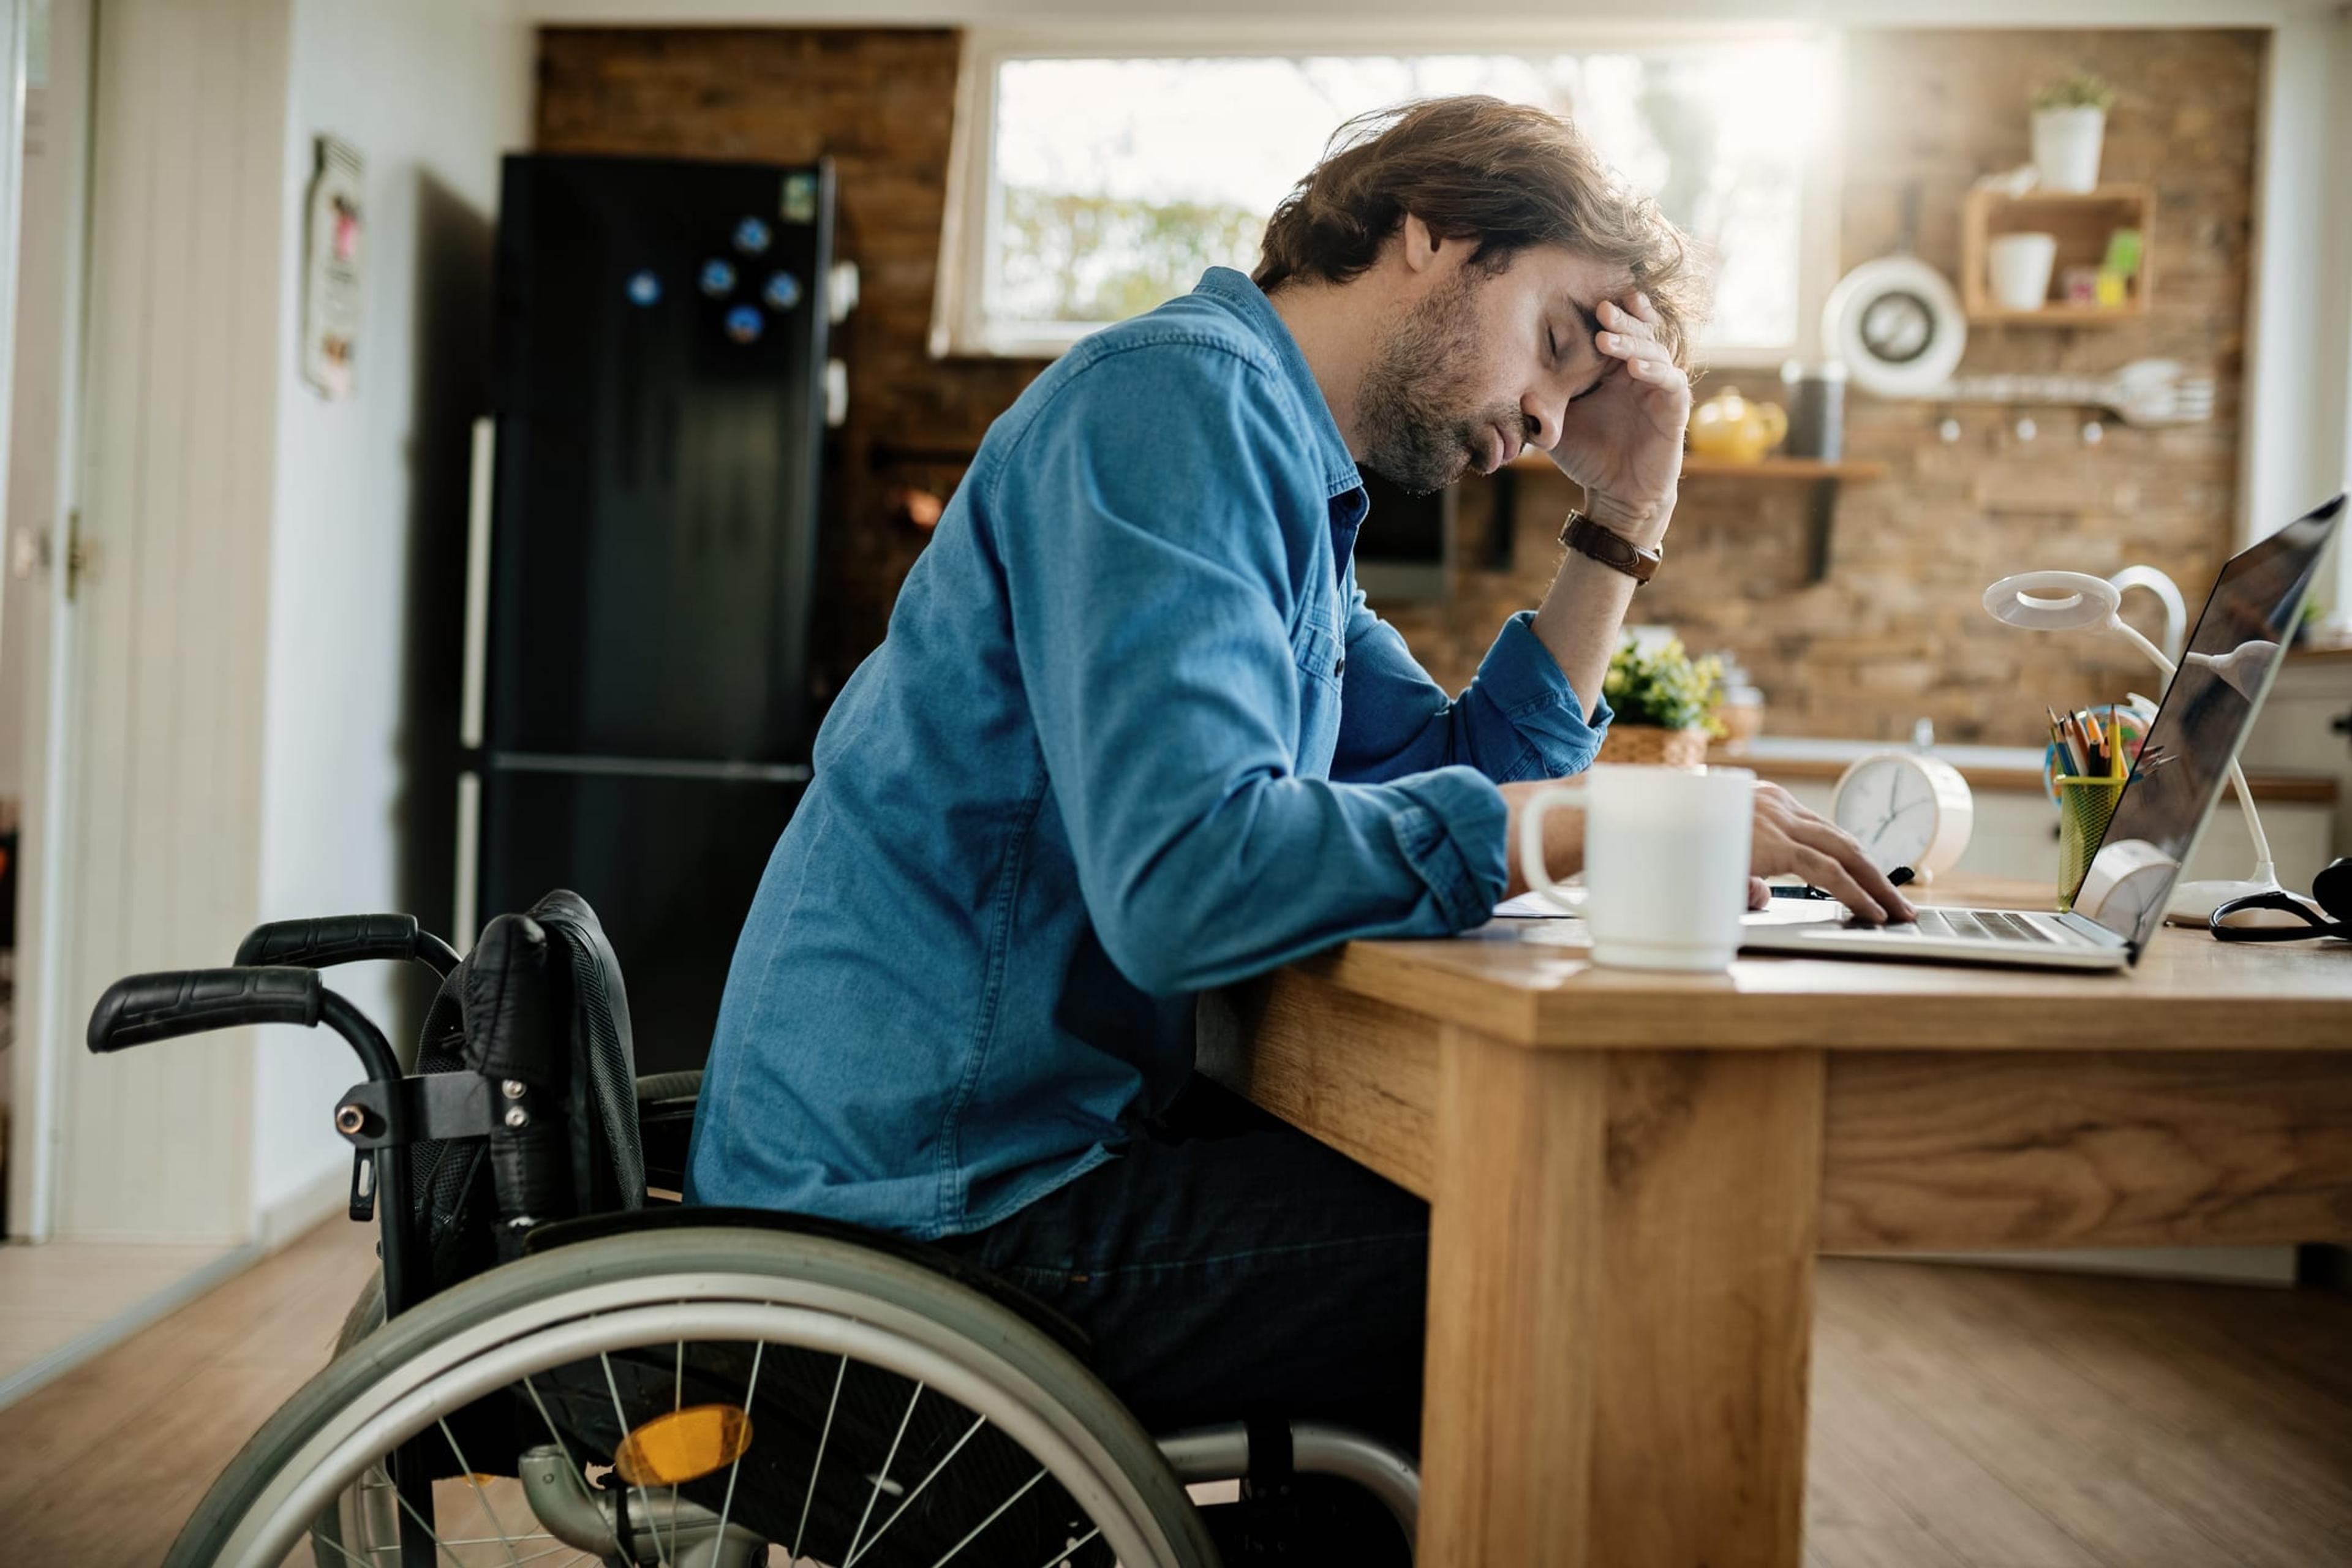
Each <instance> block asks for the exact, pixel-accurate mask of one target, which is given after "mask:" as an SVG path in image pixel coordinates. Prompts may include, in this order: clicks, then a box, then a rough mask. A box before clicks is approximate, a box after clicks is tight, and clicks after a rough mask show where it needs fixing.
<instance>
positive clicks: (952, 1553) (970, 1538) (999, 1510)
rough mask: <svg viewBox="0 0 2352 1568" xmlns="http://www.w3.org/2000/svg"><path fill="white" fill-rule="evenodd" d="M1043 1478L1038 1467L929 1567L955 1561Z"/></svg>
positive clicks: (1041, 1469) (943, 1567)
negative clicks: (982, 1532) (1011, 1493)
mask: <svg viewBox="0 0 2352 1568" xmlns="http://www.w3.org/2000/svg"><path fill="white" fill-rule="evenodd" d="M1044 1479H1045V1470H1044V1468H1039V1469H1038V1471H1037V1473H1036V1474H1035V1475H1034V1476H1031V1477H1030V1478H1029V1479H1027V1480H1025V1481H1024V1482H1022V1483H1021V1489H1020V1490H1018V1491H1016V1492H1014V1493H1013V1495H1012V1496H1011V1497H1009V1498H1006V1499H1005V1500H1003V1502H1001V1503H998V1504H997V1505H996V1511H995V1512H994V1513H992V1514H990V1515H989V1516H988V1517H987V1518H986V1519H983V1520H982V1521H980V1522H979V1523H978V1524H975V1525H973V1526H972V1527H971V1534H969V1535H967V1536H965V1537H964V1538H963V1539H962V1540H961V1541H959V1542H956V1543H955V1544H954V1545H953V1546H950V1547H949V1548H948V1554H947V1555H946V1556H945V1557H942V1558H940V1560H939V1561H938V1562H937V1563H932V1564H931V1568H947V1564H949V1563H952V1562H953V1561H955V1559H956V1557H957V1556H958V1554H960V1553H961V1552H962V1551H963V1549H964V1548H965V1547H967V1546H970V1545H971V1543H972V1542H975V1541H978V1540H979V1539H980V1532H981V1531H983V1530H986V1529H987V1528H988V1527H989V1526H990V1525H992V1524H994V1523H995V1522H996V1521H998V1520H999V1519H1002V1518H1003V1516H1004V1510H1007V1509H1009V1508H1011V1507H1012V1506H1013V1504H1014V1503H1016V1502H1019V1501H1020V1500H1022V1499H1023V1498H1024V1497H1027V1496H1028V1495H1029V1489H1030V1488H1032V1487H1034V1486H1035V1485H1036V1484H1037V1483H1038V1482H1039V1481H1042V1480H1044Z"/></svg>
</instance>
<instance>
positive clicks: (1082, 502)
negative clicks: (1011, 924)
mask: <svg viewBox="0 0 2352 1568" xmlns="http://www.w3.org/2000/svg"><path fill="white" fill-rule="evenodd" d="M1221 352H1222V351H1220V350H1218V349H1216V348H1214V347H1209V346H1193V345H1187V344H1181V343H1177V344H1165V345H1160V346H1157V347H1154V348H1151V349H1149V350H1133V351H1123V352H1120V353H1115V354H1112V355H1108V356H1107V357H1106V358H1105V359H1104V360H1103V361H1102V363H1097V364H1096V365H1093V366H1091V367H1089V368H1088V369H1087V370H1086V371H1085V372H1084V373H1083V374H1079V375H1077V376H1074V377H1072V378H1071V380H1070V382H1069V383H1068V384H1067V386H1068V391H1066V393H1065V394H1064V395H1065V396H1066V397H1069V398H1071V400H1072V401H1071V403H1070V405H1069V406H1067V407H1066V408H1065V409H1062V410H1059V411H1057V416H1056V417H1055V418H1053V419H1052V420H1050V421H1041V423H1040V426H1039V427H1038V429H1037V431H1036V433H1035V434H1034V437H1032V438H1031V439H1029V440H1028V441H1026V442H1025V443H1024V445H1023V447H1021V448H1020V449H1019V451H1018V452H1017V454H1016V456H1015V460H1013V462H1011V463H1008V465H1007V466H1006V469H1005V476H1006V477H1005V479H1004V480H1003V484H1002V486H1001V487H1000V488H999V489H998V490H997V491H996V493H994V494H992V495H991V496H989V497H987V498H986V499H985V500H983V502H982V510H983V511H984V512H985V514H986V518H987V523H986V526H987V529H988V537H989V540H990V543H991V547H992V549H993V550H994V551H995V552H996V553H997V554H998V556H999V559H1000V560H1001V562H1002V568H1003V580H1004V583H1005V584H1006V589H1007V594H1008V597H1009V602H1010V610H1011V619H1012V632H1013V648H1014V652H1015V657H1016V658H1017V660H1018V664H1019V673H1020V680H1021V685H1022V688H1023V689H1024V693H1025V694H1026V698H1027V701H1028V705H1029V710H1030V713H1031V716H1032V719H1033V721H1034V725H1035V728H1036V733H1037V736H1038V739H1039V742H1040V745H1041V748H1042V750H1043V754H1044V759H1043V760H1044V763H1045V776H1046V779H1047V781H1049V783H1050V784H1051V789H1052V797H1053V804H1054V806H1055V809H1057V810H1058V811H1059V812H1060V814H1061V816H1062V819H1063V823H1064V826H1066V830H1067V832H1068V835H1069V839H1070V844H1071V847H1072V850H1073V853H1074V857H1075V859H1076V869H1077V876H1078V882H1079V887H1080V890H1081V892H1082V894H1083V896H1084V898H1085V900H1086V905H1087V914H1088V917H1089V918H1090V920H1091V921H1092V922H1093V924H1094V927H1095V930H1096V934H1097V937H1098V938H1099V940H1100V941H1101V942H1102V945H1103V950H1104V951H1105V952H1107V953H1108V955H1109V957H1110V959H1111V961H1112V963H1115V964H1117V965H1118V968H1119V970H1120V971H1121V973H1124V974H1126V975H1127V977H1128V978H1129V980H1130V981H1131V982H1132V983H1134V984H1136V985H1137V986H1138V987H1139V988H1140V989H1142V990H1144V991H1147V992H1151V993H1156V994H1172V993H1177V992H1183V991H1195V990H1201V989H1203V988H1206V987H1208V986H1213V985H1220V984H1227V983H1229V982H1231V981H1234V980H1237V979H1241V978H1244V977H1245V976H1247V975H1250V974H1253V973H1258V972H1261V971H1263V970H1265V969H1268V968H1271V967H1273V966H1275V965H1276V964H1279V963H1286V962H1288V961H1289V960H1291V959H1293V958H1297V957H1300V956H1302V955H1304V954H1306V953H1308V952H1315V951H1317V950H1318V949H1321V948H1325V947H1328V946H1330V945H1332V944H1333V943H1335V942H1341V941H1345V940H1348V939H1350V938H1356V937H1380V936H1435V935H1442V934H1445V933H1447V932H1451V931H1458V930H1461V929H1463V928H1465V927H1466V926H1470V925H1474V924H1476V923H1477V922H1479V921H1483V920H1485V919H1486V917H1487V915H1488V914H1489V913H1490V912H1491V911H1492V910H1493V908H1494V905H1495V902H1496V900H1497V899H1498V898H1499V897H1500V896H1501V894H1502V891H1503V887H1504V880H1505V869H1504V859H1503V855H1504V843H1503V841H1504V837H1505V831H1504V827H1505V821H1506V816H1507V812H1506V808H1505V805H1504V802H1503V798H1502V796H1501V795H1500V794H1499V793H1498V792H1497V791H1496V788H1495V786H1494V784H1493V783H1492V782H1491V780H1490V779H1488V778H1487V777H1486V776H1485V775H1484V774H1483V773H1481V772H1480V771H1478V770H1475V769H1473V768H1469V767H1459V766H1456V767H1446V766H1433V767H1428V768H1420V769H1409V770H1398V771H1397V772H1396V773H1394V774H1392V775H1391V777H1390V778H1389V779H1386V780H1383V781H1381V782H1377V783H1373V782H1359V783H1337V782H1334V781H1332V780H1329V779H1326V778H1317V777H1307V776H1305V775H1303V774H1301V773H1299V771H1298V767H1297V757H1296V755H1295V754H1294V751H1293V745H1294V738H1295V735H1296V731H1297V720H1298V711H1299V708H1298V704H1299V694H1298V680H1299V672H1298V670H1297V667H1296V665H1295V663H1294V658H1293V651H1292V638H1291V631H1290V623H1291V621H1292V619H1293V618H1294V612H1295V610H1296V609H1297V606H1296V605H1294V604H1293V603H1292V602H1291V601H1292V598H1293V592H1292V589H1291V587H1290V583H1291V570H1290V552H1291V549H1292V547H1293V542H1295V539H1296V538H1297V532H1298V530H1299V529H1300V528H1302V527H1309V526H1311V527H1313V528H1317V529H1320V528H1324V527H1327V526H1328V521H1327V506H1328V498H1327V497H1326V496H1325V494H1324V493H1323V492H1322V491H1321V490H1320V489H1312V488H1309V487H1308V486H1307V485H1306V484H1304V483H1301V482H1300V481H1299V480H1298V479H1297V477H1296V476H1294V475H1287V474H1286V465H1285V464H1284V463H1283V462H1282V461H1281V460H1280V458H1281V453H1282V449H1283V446H1284V443H1286V441H1290V440H1292V439H1294V437H1293V435H1292V433H1291V432H1289V431H1288V430H1286V428H1285V427H1284V426H1283V425H1282V423H1281V414H1282V410H1281V409H1280V408H1277V407H1269V406H1267V405H1266V400H1265V398H1263V397H1257V398H1254V397H1253V396H1251V395H1250V385H1251V382H1250V378H1249V377H1247V376H1243V377H1236V376H1235V375H1234V371H1233V367H1232V366H1230V365H1227V364H1222V363H1208V362H1210V361H1211V360H1213V358H1214V357H1215V356H1216V355H1218V354H1219V353H1221ZM1138 407H1152V408H1157V409H1160V410H1164V411H1165V414H1164V416H1162V417H1160V418H1157V419H1153V420H1150V421H1141V422H1139V421H1138V420H1137V419H1136V418H1135V417H1134V414H1133V411H1134V409H1136V408H1138ZM1290 467H1292V468H1295V465H1290ZM1171 474H1172V475H1191V474H1212V475H1218V476H1222V481H1221V482H1220V483H1218V484H1215V485H1195V486H1171V485H1169V484H1168V483H1166V482H1164V480H1163V479H1162V478H1161V476H1166V475H1171ZM1285 520H1289V521H1288V523H1287V526H1286V521H1285Z"/></svg>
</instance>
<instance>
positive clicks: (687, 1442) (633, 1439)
mask: <svg viewBox="0 0 2352 1568" xmlns="http://www.w3.org/2000/svg"><path fill="white" fill-rule="evenodd" d="M749 1447H751V1416H750V1415H746V1414H744V1412H743V1411H742V1410H740V1408H738V1407H737V1406H735V1405H688V1406H687V1408H685V1409H684V1410H673V1411H671V1412H670V1413H669V1414H668V1415H656V1416H655V1417H654V1418H653V1419H652V1420H650V1421H648V1422H646V1424H645V1425H644V1426H640V1427H638V1428H637V1429H636V1430H635V1431H634V1432H632V1433H630V1434H629V1435H628V1436H626V1437H624V1438H622V1439H621V1446H620V1447H619V1448H617V1449H616V1450H614V1454H613V1468H614V1469H616V1470H618V1471H620V1472H621V1479H623V1480H625V1481H626V1482H628V1483H629V1484H630V1485H631V1486H633V1487H674V1486H679V1485H682V1484H683V1483H685V1482H687V1481H690V1480H695V1479H698V1478H700V1477H703V1476H707V1475H709V1473H710V1472H711V1471H713V1470H717V1469H723V1468H726V1467H727V1466H729V1465H731V1464H733V1463H734V1462H735V1461H736V1460H737V1459H740V1458H742V1457H743V1450H744V1449H746V1448H749Z"/></svg>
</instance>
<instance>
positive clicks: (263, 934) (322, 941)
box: [236, 915, 457, 974]
mask: <svg viewBox="0 0 2352 1568" xmlns="http://www.w3.org/2000/svg"><path fill="white" fill-rule="evenodd" d="M373 959H381V960H387V961H389V962H392V963H410V962H412V961H413V962H415V963H422V964H425V965H426V966H427V967H429V968H431V969H433V970H434V971H436V973H441V974H446V973H449V972H450V971H451V970H453V969H455V968H457V951H456V950H455V949H453V948H452V947H450V945H449V944H448V943H447V942H443V941H442V940H441V939H440V938H439V937H437V936H435V935H434V934H433V933H432V932H430V931H421V930H419V929H418V928H417V924H416V917H415V915H329V916H326V917H323V918H321V919H317V920H302V921H270V922H269V923H268V924H267V925H258V926H256V927H254V928H253V930H252V931H250V932H248V933H247V936H246V939H245V941H244V942H240V943H238V944H237V950H236V962H237V966H238V967H239V968H248V967H251V966H253V965H255V964H292V965H296V966H299V967H301V968H305V969H325V968H328V967H330V966H331V965H334V964H338V963H363V962H366V961H369V960H373Z"/></svg>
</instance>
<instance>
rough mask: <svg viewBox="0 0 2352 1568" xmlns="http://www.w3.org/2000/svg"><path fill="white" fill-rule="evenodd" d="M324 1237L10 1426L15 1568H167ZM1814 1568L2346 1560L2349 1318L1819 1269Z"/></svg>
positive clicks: (5, 1435) (8, 1503)
mask: <svg viewBox="0 0 2352 1568" xmlns="http://www.w3.org/2000/svg"><path fill="white" fill-rule="evenodd" d="M372 1267H373V1258H372V1257H371V1254H370V1251H369V1242H368V1237H367V1236H366V1234H365V1233H363V1232H362V1230H361V1229H360V1227H358V1226H352V1225H348V1224H342V1223H340V1222H339V1223H334V1224H331V1225H329V1226H324V1227H322V1228H321V1229H320V1230H319V1231H318V1232H316V1233H314V1234H313V1235H311V1236H310V1237H307V1238H305V1239H304V1240H302V1241H300V1242H298V1243H296V1244H295V1245H294V1246H293V1247H289V1249H287V1250H286V1251H285V1252H283V1253H281V1254H279V1255H278V1257H276V1258H271V1259H270V1260H269V1261H268V1262H266V1263H264V1264H262V1265H260V1266H259V1267H257V1268H255V1269H253V1270H252V1271H251V1272H249V1273H247V1274H245V1275H243V1276H241V1277H239V1278H238V1279H235V1280H233V1281H232V1282H230V1283H229V1284H227V1285H225V1286H223V1287H221V1288H220V1289H217V1290H215V1291H214V1292H213V1293H212V1294H211V1295H209V1296H207V1297H205V1298H204V1299H203V1300H200V1301H198V1302H196V1303H194V1305H192V1306H189V1307H187V1308H184V1309H183V1310H181V1311H180V1312H178V1313H176V1314H174V1315H173V1317H171V1318H168V1319H166V1320H165V1321H163V1322H161V1323H158V1324H156V1325H155V1326H154V1327H152V1328H151V1329H149V1330H147V1331H144V1332H143V1333H142V1334H140V1335H139V1336H138V1337H137V1338H135V1339H133V1340H131V1341H130V1342H127V1343H125V1344H123V1345H122V1346H121V1347H120V1348H118V1349H116V1350H114V1351H111V1352H108V1353H107V1354H106V1355H104V1356H102V1357H100V1358H99V1359H98V1360H96V1361H94V1362H92V1363H89V1364H88V1365H86V1366H84V1367H82V1368H80V1369H79V1370H78V1371H76V1372H73V1373H68V1375H67V1376H65V1377H64V1378H61V1379H60V1380H58V1382H56V1383H54V1384H50V1385H49V1386H47V1387H46V1388H43V1389H41V1390H39V1391H38V1392H37V1393H35V1394H32V1395H30V1396H29V1397H27V1398H26V1399H25V1400H23V1401H21V1402H20V1403H18V1404H17V1405H13V1406H11V1407H9V1408H7V1409H5V1410H0V1454H5V1455H6V1457H7V1462H6V1463H5V1464H0V1541H5V1542H8V1552H7V1558H8V1561H10V1562H12V1563H45V1564H46V1563H56V1564H61V1565H62V1564H72V1565H75V1568H79V1565H80V1564H84V1563H91V1564H96V1563H104V1564H107V1565H108V1568H135V1565H138V1564H144V1563H154V1562H156V1561H158V1560H159V1559H160V1558H161V1557H162V1555H163V1550H164V1548H165V1547H166V1546H167V1545H168V1544H169V1542H170V1541H171V1538H172V1535H173V1532H174V1531H175V1530H176V1529H177V1528H178V1525H179V1522H180V1521H181V1519H182V1518H183V1517H184V1515H185V1514H186V1513H187V1511H188V1510H189V1509H190V1508H192V1507H193V1506H194V1503H195V1500H196V1499H197V1497H198V1496H199V1494H200V1493H201V1492H202V1490H203V1488H204V1486H205V1483H206V1482H207V1481H208V1480H209V1479H211V1477H212V1476H213V1474H214V1473H215V1471H217V1470H218V1469H219V1468H220V1467H221V1466H222V1465H223V1464H225V1463H226V1461H227V1459H228V1458H229V1456H230V1455H231V1454H232V1453H234V1452H235V1451H236V1447H237V1446H238V1445H239V1444H241V1443H242V1442H243V1441H244V1440H245V1438H246V1436H247V1434H248V1433H249V1432H251V1430H252V1429H253V1428H254V1427H255V1426H257V1425H258V1424H259V1423H260V1421H261V1420H262V1419H263V1418H264V1417H265V1416H266V1415H268V1413H269V1411H270V1410H271V1409H272V1408H273V1407H274V1406H275V1405H278V1402H279V1401H281V1400H282V1399H284V1398H285V1397H286V1395H287V1394H289V1393H290V1392H291V1391H292V1390H293V1389H294V1388H295V1387H296V1386H298V1385H299V1384H300V1383H301V1382H302V1380H303V1379H304V1378H305V1377H307V1376H308V1375H309V1374H310V1373H311V1372H313V1371H315V1370H316V1369H317V1368H318V1366H319V1365H320V1363H322V1361H323V1360H324V1357H325V1353H326V1349H327V1345H328V1343H329V1342H330V1340H331V1337H332V1335H333V1333H334V1331H335V1326H336V1323H337V1321H339V1319H340V1317H341V1313H342V1310H343V1309H344V1307H345V1306H346V1305H348V1304H349V1302H350V1300H351V1299H352V1296H353V1295H354V1294H355V1293H356V1292H357V1290H358V1289H359V1287H360V1283H361V1281H362V1279H364V1278H365V1277H366V1275H367V1273H368V1271H369V1269H370V1268H372ZM1819 1310H1820V1331H1819V1334H1818V1335H1817V1337H1816V1340H1815V1354H1814V1405H1813V1442H1812V1456H1811V1498H1810V1505H1811V1506H1810V1510H1809V1511H1810V1515H1811V1519H1810V1522H1809V1525H1808V1531H1807V1548H1806V1557H1807V1563H1808V1568H2272V1565H2278V1568H2286V1565H2294V1568H2305V1565H2309V1568H2319V1565H2322V1564H2343V1563H2352V1300H2347V1299H2346V1298H2343V1297H2340V1296H2331V1295H2326V1294H2321V1293H2315V1292H2294V1291H2279V1290H2264V1289H2245V1288H2242V1287H2232V1286H2212V1285H2174V1284H2162V1283H2153V1282H2148V1281H2142V1280H2118V1279H2083V1278H2076V1277H2071V1276H2063V1275H2051V1274H2032V1273H2022V1272H2004V1271H1998V1270H1993V1269H1982V1268H1945V1267H1939V1266H1936V1265H1930V1264H1896V1263H1864V1262H1852V1261H1828V1262H1824V1263H1823V1264H1822V1269H1821V1286H1820V1309H1819Z"/></svg>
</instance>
